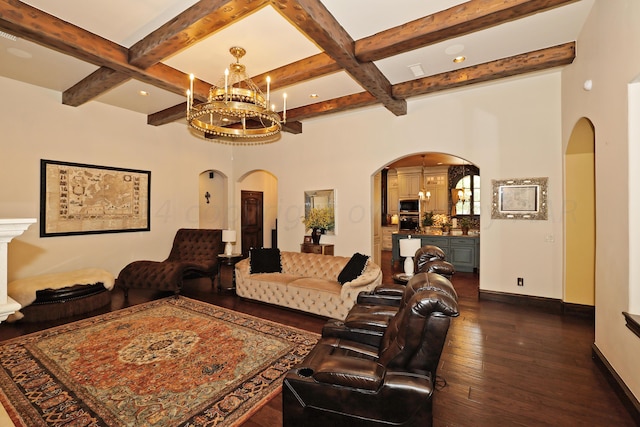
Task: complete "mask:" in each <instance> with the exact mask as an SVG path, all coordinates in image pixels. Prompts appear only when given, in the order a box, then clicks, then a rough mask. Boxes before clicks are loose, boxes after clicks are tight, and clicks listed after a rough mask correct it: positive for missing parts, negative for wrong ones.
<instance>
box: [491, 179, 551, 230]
mask: <svg viewBox="0 0 640 427" xmlns="http://www.w3.org/2000/svg"><path fill="white" fill-rule="evenodd" d="M547 180H548V179H547V178H522V179H506V180H495V179H494V180H492V184H493V202H492V205H491V218H492V219H539V220H546V219H547Z"/></svg>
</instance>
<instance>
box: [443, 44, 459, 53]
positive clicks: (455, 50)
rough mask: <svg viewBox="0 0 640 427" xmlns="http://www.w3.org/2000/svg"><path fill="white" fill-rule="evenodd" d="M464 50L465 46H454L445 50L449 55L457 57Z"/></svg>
mask: <svg viewBox="0 0 640 427" xmlns="http://www.w3.org/2000/svg"><path fill="white" fill-rule="evenodd" d="M463 50H464V45H463V44H452V45H451V46H449V47H447V48H446V49H445V50H444V53H446V54H447V55H457V54H459V53H461V52H462V51H463Z"/></svg>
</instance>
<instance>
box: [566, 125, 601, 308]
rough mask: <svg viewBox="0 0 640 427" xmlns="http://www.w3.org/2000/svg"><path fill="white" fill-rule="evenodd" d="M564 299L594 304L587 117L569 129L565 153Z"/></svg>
mask: <svg viewBox="0 0 640 427" xmlns="http://www.w3.org/2000/svg"><path fill="white" fill-rule="evenodd" d="M564 193H565V197H564V198H565V217H564V221H565V250H564V258H565V269H564V270H565V278H564V298H563V299H564V302H566V303H571V304H579V305H586V306H595V260H596V255H595V254H596V210H595V133H594V128H593V125H592V123H591V121H589V120H588V119H586V118H582V119H580V120H579V121H578V122H577V123H576V125H575V126H574V128H573V131H572V132H571V137H570V138H569V143H568V144H567V150H566V153H565V189H564Z"/></svg>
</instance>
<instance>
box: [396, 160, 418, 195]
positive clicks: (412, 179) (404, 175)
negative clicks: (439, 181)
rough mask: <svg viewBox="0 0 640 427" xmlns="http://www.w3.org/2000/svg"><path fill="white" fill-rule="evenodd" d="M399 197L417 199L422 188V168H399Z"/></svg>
mask: <svg viewBox="0 0 640 427" xmlns="http://www.w3.org/2000/svg"><path fill="white" fill-rule="evenodd" d="M397 171H398V198H399V199H415V198H417V197H418V192H420V189H421V188H422V168H421V167H410V168H398V169H397Z"/></svg>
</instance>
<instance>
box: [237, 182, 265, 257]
mask: <svg viewBox="0 0 640 427" xmlns="http://www.w3.org/2000/svg"><path fill="white" fill-rule="evenodd" d="M262 199H263V195H262V192H261V191H244V190H243V191H242V192H241V194H240V200H241V204H242V211H241V214H240V223H241V224H240V229H241V231H240V233H241V236H242V254H243V255H244V256H249V249H251V248H261V247H262V246H263V243H264V242H263V240H264V234H263V205H262Z"/></svg>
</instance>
